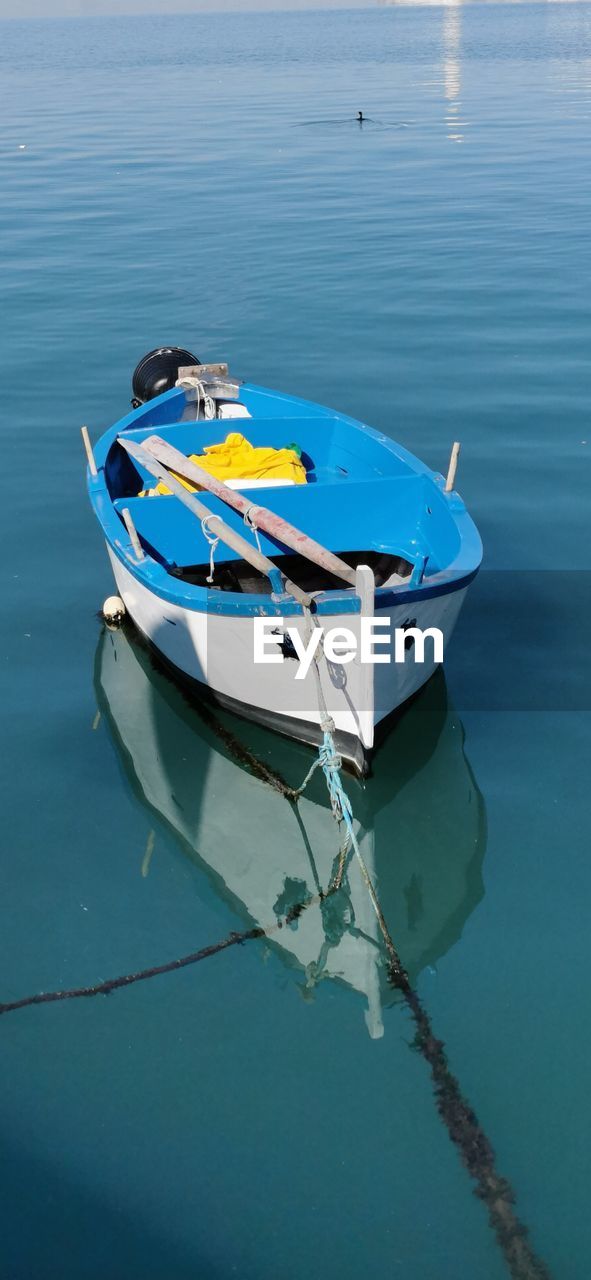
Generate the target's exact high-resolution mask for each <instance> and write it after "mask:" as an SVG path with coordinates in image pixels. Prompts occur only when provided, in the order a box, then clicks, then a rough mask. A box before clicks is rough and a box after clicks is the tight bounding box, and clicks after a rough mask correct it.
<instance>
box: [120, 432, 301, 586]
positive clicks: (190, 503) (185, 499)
mask: <svg viewBox="0 0 591 1280" xmlns="http://www.w3.org/2000/svg"><path fill="white" fill-rule="evenodd" d="M117 438H118V440H119V444H120V445H122V446H123V448H124V449H125V450H126V452H127V453H129V454H130V456H131V457H132V458H134V459H135V461H136V462H139V464H140V466H142V467H144V468H145V470H146V471H149V473H150V475H152V476H155V477H156V478H157V479H158V480H163V481H164V483H165V484H166V485H167V487H168V488H169V489H170V491H171V493H173V494H174V495H175V497H176V498H178V499H179V500H180V502H182V503H183V504H184V506H185V507H187V508H188V510H189V511H191V512H192V513H193V515H194V516H197V517H198V519H199V520H205V521H207V527H208V529H211V531H212V533H213V534H215V536H216V538H219V539H220V541H221V542H225V543H226V546H228V547H231V549H232V551H236V552H237V554H238V555H239V556H241V557H242V559H243V560H247V561H248V563H249V564H251V565H252V566H253V568H254V569H257V570H258V572H259V573H264V574H266V576H267V577H268V579H269V581H270V583H271V586H272V588H273V591H274V592H276V593H278V594H281V593H282V592H283V590H284V589H285V591H288V592H289V594H290V595H291V596H293V597H294V599H295V600H297V601H298V603H299V604H302V605H305V606H306V607H307V608H309V607H310V605H311V603H312V597H311V596H309V595H308V593H307V591H302V589H301V587H298V586H296V584H295V582H290V581H289V579H286V580H285V588H284V585H283V576H282V574H281V573H280V571H279V569H278V568H277V565H275V564H273V561H272V560H269V559H268V558H267V556H264V555H263V553H262V552H261V551H258V550H257V548H256V547H253V546H252V543H250V542H247V541H246V538H243V537H242V534H240V533H235V531H234V529H231V528H230V526H229V525H227V524H226V523H225V521H224V520H222V518H221V516H216V515H215V514H214V512H213V511H210V509H209V507H206V506H205V505H204V503H203V502H200V501H199V499H198V498H196V497H195V494H194V493H189V490H188V489H185V486H184V485H182V484H181V482H180V480H177V479H176V478H175V477H174V476H171V474H170V472H169V471H168V470H167V468H166V467H165V466H163V465H162V463H160V462H158V461H157V459H156V458H154V457H153V456H152V454H151V453H147V452H146V450H145V449H144V448H142V446H141V445H140V444H136V442H135V441H134V440H127V439H126V438H125V436H118V437H117ZM149 501H150V499H149V498H146V502H149Z"/></svg>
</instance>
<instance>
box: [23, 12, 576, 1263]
mask: <svg viewBox="0 0 591 1280" xmlns="http://www.w3.org/2000/svg"><path fill="white" fill-rule="evenodd" d="M0 35H1V39H0V62H1V93H2V108H1V113H0V166H1V197H0V255H1V259H2V276H1V286H0V287H1V290H2V317H3V337H2V367H3V373H2V393H3V396H2V415H1V417H2V426H1V437H0V439H1V448H2V501H1V505H0V526H1V537H2V547H3V556H2V630H1V637H0V663H1V666H0V671H1V677H2V690H1V706H2V725H1V734H2V755H3V771H2V793H1V813H2V822H1V831H2V849H3V852H2V882H3V887H2V898H1V912H2V915H1V921H2V927H1V932H0V974H1V975H2V976H1V979H0V1001H8V1000H14V999H17V998H19V997H21V996H24V995H28V994H30V993H33V992H36V991H42V990H46V991H47V990H52V989H55V988H60V987H63V988H68V987H72V986H78V985H81V984H92V983H96V982H97V981H99V980H100V979H105V978H109V977H114V976H116V975H117V974H121V973H128V972H130V971H134V970H137V969H141V968H142V967H144V966H151V965H157V964H160V963H163V962H165V961H167V960H170V959H173V958H174V957H177V956H181V955H183V954H185V953H187V952H191V951H193V950H195V949H196V948H198V947H201V946H204V945H206V944H209V943H214V942H216V941H217V940H218V939H220V938H222V937H224V936H225V935H227V934H228V933H229V932H230V931H232V930H241V929H244V928H248V927H249V926H250V925H252V924H253V923H260V924H262V925H264V926H269V925H272V924H273V921H274V920H277V918H278V916H280V915H281V912H282V911H284V910H286V909H287V908H288V906H289V905H290V904H293V902H294V901H299V900H301V899H302V897H305V896H306V895H310V894H314V893H316V892H317V890H318V887H319V886H320V885H322V884H326V883H327V882H328V879H329V877H330V870H331V865H332V859H333V857H334V854H335V852H336V831H335V829H334V824H333V823H332V822H331V818H330V815H329V812H328V810H327V809H326V802H325V797H324V793H323V786H322V785H321V783H320V781H318V782H316V781H315V782H314V784H313V786H312V788H311V790H310V792H309V793H308V796H307V798H306V800H305V801H304V802H303V804H302V806H301V814H300V822H299V824H298V822H297V820H296V817H295V815H294V812H293V810H292V809H291V807H290V806H289V804H288V803H287V802H286V801H284V800H283V799H282V798H281V797H280V796H279V795H277V794H276V793H275V792H273V791H271V790H269V788H268V787H266V786H265V784H264V783H262V782H261V781H260V780H259V779H258V778H256V777H253V776H252V774H251V773H250V772H249V771H248V769H247V768H245V767H244V765H243V764H241V763H240V762H239V760H238V759H237V758H236V742H235V739H238V740H239V741H240V742H246V743H247V744H248V745H249V746H250V747H251V749H253V750H255V751H256V753H257V754H258V756H259V757H260V758H261V759H263V760H265V761H267V762H269V763H272V764H273V765H274V766H275V767H278V768H280V769H281V771H282V772H283V774H284V775H285V776H286V777H288V778H289V780H290V781H291V782H292V783H294V784H297V783H298V782H299V781H300V780H301V777H302V776H303V774H304V773H305V771H306V769H307V767H308V764H309V762H310V756H309V755H308V753H307V752H306V751H305V750H304V749H301V748H296V747H293V746H291V745H290V744H286V743H282V742H280V741H279V740H278V739H276V738H275V737H274V736H272V735H269V734H266V733H263V732H262V731H256V730H253V729H252V728H251V729H248V728H245V727H244V725H242V724H241V723H240V722H239V721H237V720H232V719H231V718H230V717H221V718H218V719H216V720H214V721H213V722H212V721H211V719H207V718H206V719H205V720H204V719H203V717H202V716H200V715H199V713H198V711H197V710H196V709H195V708H192V707H190V706H188V705H187V703H186V702H185V701H184V699H183V698H182V697H181V696H180V694H179V693H178V692H177V691H176V690H175V689H174V687H173V686H172V685H171V684H170V683H169V681H168V680H167V678H166V677H165V676H163V675H162V674H161V673H159V672H157V671H155V670H154V668H153V666H152V665H151V663H150V661H149V659H148V658H147V656H146V654H145V653H143V651H142V650H141V649H140V648H138V646H137V644H136V643H135V641H134V638H133V635H131V634H129V633H124V632H119V633H117V634H115V635H112V634H110V633H103V631H102V629H101V625H100V622H99V621H98V620H97V617H96V611H97V609H99V608H100V605H101V603H102V601H103V599H104V597H105V596H106V595H107V594H109V592H110V590H111V579H110V574H109V570H108V565H107V560H106V555H105V552H104V548H103V546H102V545H101V538H100V536H99V532H98V529H97V527H95V525H94V523H93V520H92V517H91V514H90V512H89V508H88V504H87V500H86V495H85V487H84V467H83V459H82V453H81V445H80V439H79V432H78V428H79V425H80V423H81V422H84V421H86V422H88V424H89V426H90V429H91V433H92V434H94V435H97V434H98V433H99V432H100V431H101V430H102V429H103V428H104V427H105V426H106V425H108V424H110V423H111V422H112V421H113V420H115V419H116V418H117V417H119V416H120V415H121V414H122V413H123V412H124V411H125V408H126V405H127V404H128V402H129V394H130V391H129V380H130V375H131V371H132V369H133V367H134V365H135V363H136V361H137V360H138V358H139V357H140V356H141V355H142V354H143V353H144V351H146V350H148V349H149V348H150V347H152V346H155V345H158V344H161V343H167V342H170V343H178V344H183V345H187V346H189V347H190V348H192V349H194V350H195V351H196V352H197V353H198V355H200V356H201V358H202V359H207V358H209V359H225V358H227V359H228V360H229V361H230V363H231V366H232V368H233V369H234V370H235V371H236V372H237V373H239V374H241V375H243V376H247V377H249V378H251V379H252V380H254V381H257V382H262V383H267V384H269V385H271V386H276V387H279V388H281V389H284V390H286V391H290V392H293V393H296V394H297V393H300V394H302V395H304V396H305V397H307V398H310V399H314V400H319V401H321V402H323V403H326V404H330V405H334V406H335V407H337V408H340V409H343V410H346V411H348V412H350V413H352V414H354V415H355V416H357V417H360V418H363V419H365V420H367V421H369V422H370V423H372V424H373V425H375V426H377V427H380V428H382V429H383V430H385V431H387V432H389V433H391V434H392V435H394V436H395V437H396V438H398V439H400V440H401V441H402V442H403V443H404V444H405V445H406V446H407V447H409V448H410V449H412V450H413V451H414V452H416V453H418V454H419V456H420V457H422V458H424V459H425V460H426V461H427V462H428V463H429V464H430V465H432V466H434V467H436V468H438V469H440V468H444V467H445V464H446V460H447V455H448V451H449V447H450V444H451V442H452V440H454V439H459V440H461V441H462V446H463V449H462V455H461V463H460V472H459V487H460V489H461V491H462V493H463V496H464V497H465V499H466V501H467V503H468V505H469V508H470V510H471V512H472V514H473V516H474V518H475V519H476V521H477V523H478V525H479V527H480V529H481V532H482V535H483V539H484V543H485V551H486V561H485V570H483V573H482V574H481V576H480V579H479V580H478V583H477V585H476V586H475V588H474V591H473V596H472V599H471V601H470V602H469V605H468V607H467V609H466V613H465V617H464V619H463V621H462V625H461V626H460V628H459V629H458V633H457V638H456V642H455V647H454V650H453V652H450V658H449V664H448V668H447V679H446V682H445V681H444V680H443V678H438V679H437V680H436V681H434V682H433V683H432V685H431V686H430V687H429V688H428V689H427V691H426V693H425V695H424V696H423V697H422V699H419V700H418V702H417V703H416V705H415V706H414V707H413V708H412V709H411V711H410V712H409V713H408V714H407V716H406V717H404V719H403V721H402V722H401V724H400V726H399V727H398V729H397V730H396V732H395V733H394V734H393V735H392V736H391V738H390V740H389V742H388V744H387V746H386V747H385V748H384V749H383V751H382V752H381V753H380V755H379V756H378V758H377V761H376V772H375V777H374V778H373V779H372V780H371V781H370V782H369V783H368V784H367V786H366V787H365V789H363V788H362V787H361V786H360V785H359V784H357V783H355V782H353V781H351V780H350V781H349V783H348V786H349V788H350V793H351V797H352V800H353V804H354V808H355V812H356V815H357V818H358V821H359V824H360V831H361V834H362V839H363V844H364V848H365V850H366V853H367V857H368V859H369V860H370V861H371V865H372V866H373V868H374V873H375V875H376V879H377V881H378V885H379V890H380V894H381V897H382V900H383V903H384V907H385V910H386V913H387V916H388V920H389V923H390V925H391V928H392V932H393V934H394V936H395V938H396V940H397V943H398V945H399V948H400V951H401V954H402V958H403V960H404V961H405V963H406V964H407V965H408V967H409V970H410V973H411V977H412V979H413V981H414V982H415V983H416V986H417V989H418V991H419V993H420V995H421V998H422V1000H423V1002H424V1005H425V1007H426V1009H427V1010H428V1011H429V1014H430V1016H431V1018H432V1022H433V1028H434V1030H435V1033H436V1034H437V1035H438V1036H439V1037H441V1038H442V1039H443V1040H444V1041H445V1042H446V1046H447V1051H448V1054H449V1059H450V1063H451V1066H452V1068H453V1070H454V1071H455V1073H456V1075H457V1077H458V1079H459V1081H460V1084H461V1087H462V1089H463V1090H464V1092H465V1094H466V1095H467V1097H468V1098H469V1099H470V1101H471V1103H472V1105H473V1106H474V1108H475V1111H476V1113H477V1115H478V1117H479V1120H480V1122H481V1124H482V1126H483V1129H484V1130H485V1132H486V1134H487V1136H488V1137H489V1139H490V1140H491V1142H492V1144H493V1146H494V1149H495V1152H496V1159H497V1166H498V1168H499V1170H500V1171H501V1172H502V1173H504V1174H505V1175H506V1176H507V1177H508V1178H509V1179H510V1181H511V1183H512V1186H513V1188H514V1190H515V1192H516V1195H517V1201H518V1211H519V1214H520V1216H521V1218H522V1220H523V1221H524V1222H526V1223H527V1225H528V1227H529V1229H530V1231H531V1237H532V1241H533V1244H534V1245H535V1248H536V1250H537V1252H538V1253H539V1254H540V1255H541V1256H542V1257H543V1258H544V1259H545V1261H546V1263H547V1265H548V1267H549V1269H550V1272H551V1274H552V1276H553V1277H554V1278H555V1280H583V1277H585V1278H586V1277H587V1276H588V1274H589V1259H590V1256H591V1218H590V1215H589V1190H590V1187H589V1150H590V1146H591V1126H590V1123H589V1105H588V1091H589V1071H590V1051H591V1026H590V1017H589V1006H590V1002H589V974H590V971H591V942H590V930H589V912H590V905H589V904H590V902H591V858H590V856H589V851H590V846H591V840H590V837H591V830H590V827H591V823H590V816H589V794H590V786H589V769H590V763H591V694H590V691H589V684H588V675H587V669H586V658H587V644H588V639H587V635H588V626H589V623H590V622H591V593H590V579H591V575H590V573H589V570H590V568H591V543H590V520H589V512H590V500H589V493H590V486H591V469H590V459H591V422H590V419H589V400H590V396H591V361H590V340H591V318H590V290H589V279H590V271H591V236H590V218H589V210H590V198H591V154H590V153H591V146H590V126H591V6H589V5H588V4H587V3H579V4H570V3H562V4H553V3H548V4H524V5H497V4H494V3H489V4H486V5H482V6H479V5H466V6H463V5H461V4H457V3H456V4H448V5H446V6H445V7H428V8H413V7H404V8H397V7H387V6H386V7H380V8H368V9H365V10H363V9H360V10H358V11H352V10H351V11H342V12H338V11H337V12H335V11H331V12H325V13H321V12H307V13H305V14H299V15H298V14H294V13H292V14H267V15H266V16H264V17H263V16H262V15H242V16H236V17H230V16H226V17H223V18H222V17H217V16H202V17H191V18H189V17H186V18H179V17H176V18H175V17H162V18H150V19H144V20H142V19H139V18H137V19H105V20H95V21H92V20H80V21H72V22H46V23H45V22H35V23H20V22H18V21H15V22H11V23H4V24H2V26H1V31H0ZM360 108H361V109H362V110H363V111H364V113H365V114H366V115H367V116H368V117H370V119H369V120H368V121H367V123H366V124H365V125H364V126H363V128H360V127H359V126H358V125H357V124H356V123H355V122H354V116H355V113H356V112H357V111H358V110H359V109H360ZM228 734H230V737H228ZM231 735H234V737H232V736H231ZM341 905H342V904H341ZM0 1034H1V1039H2V1056H1V1063H2V1067H1V1072H2V1076H1V1088H0V1125H1V1133H2V1142H3V1159H2V1172H1V1174H0V1181H1V1194H0V1219H1V1232H0V1239H1V1245H0V1249H1V1252H2V1255H3V1257H2V1262H1V1263H0V1270H1V1272H2V1275H3V1276H4V1277H6V1280H25V1278H26V1280H29V1278H33V1277H34V1278H35V1280H45V1278H46V1277H47V1278H48V1280H49V1278H51V1280H52V1278H53V1277H56V1278H57V1277H59V1278H60V1280H82V1278H84V1280H99V1277H100V1280H105V1277H108V1278H109V1280H123V1278H124V1277H125V1280H127V1278H128V1277H132V1278H135V1277H137V1278H138V1280H139V1278H140V1277H141V1280H185V1278H187V1280H188V1278H189V1277H191V1278H192V1280H193V1278H196V1277H198V1278H199V1280H201V1278H203V1280H226V1278H227V1277H231V1276H236V1277H241V1278H244V1280H304V1278H305V1280H308V1278H309V1277H319V1278H322V1280H337V1278H338V1280H354V1278H355V1280H357V1277H359V1276H360V1275H364V1274H366V1273H368V1272H370V1271H371V1273H372V1274H374V1275H379V1276H390V1275H393V1276H400V1277H401V1280H460V1278H461V1280H463V1278H464V1277H470V1278H472V1277H474V1278H475V1280H501V1278H502V1277H503V1276H506V1274H507V1272H506V1270H505V1264H504V1262H503V1259H502V1256H501V1254H500V1252H499V1251H498V1249H497V1246H496V1243H495V1240H494V1237H493V1235H492V1233H491V1231H490V1228H489V1226H488V1222H487V1215H486V1212H485V1209H484V1208H483V1206H482V1204H481V1203H480V1202H479V1201H478V1200H477V1199H476V1198H475V1197H474V1195H473V1194H472V1186H471V1183H470V1180H469V1178H468V1176H467V1174H466V1172H465V1170H464V1169H463V1168H462V1165H461V1163H460V1160H459V1157H458V1154H457V1151H456V1150H455V1148H454V1147H453V1146H452V1144H451V1143H450V1141H449V1137H448V1135H447V1133H446V1130H445V1128H444V1127H443V1125H442V1123H441V1121H440V1119H439V1117H438V1115H437V1111H436V1106H435V1103H434V1099H433V1093H432V1088H431V1083H430V1079H429V1073H428V1070H427V1067H426V1064H425V1062H424V1060H423V1059H422V1057H421V1056H420V1055H419V1054H417V1053H416V1052H413V1050H412V1039H413V1034H414V1033H413V1027H412V1023H411V1020H410V1018H409V1015H408V1012H407V1011H406V1010H405V1007H404V1005H403V1004H402V1003H401V1001H400V999H399V998H398V997H397V996H396V995H395V994H394V993H393V992H392V991H391V990H389V989H388V987H387V984H386V982H385V975H384V970H383V966H382V965H381V953H380V950H379V947H378V945H377V940H376V936H375V924H374V922H373V920H372V916H371V912H368V905H367V901H366V899H365V898H364V895H363V892H362V888H361V886H360V883H359V882H358V880H357V879H356V878H355V868H353V869H352V871H351V876H350V886H349V900H348V902H347V903H345V905H344V906H342V910H340V914H339V910H336V911H335V914H334V915H333V917H330V918H329V915H328V913H327V912H325V913H324V914H323V915H321V913H320V911H319V909H318V907H314V906H313V907H310V908H309V910H308V911H307V912H305V913H304V915H303V916H302V918H301V920H300V922H299V924H298V926H297V927H296V928H292V929H284V930H283V931H279V932H277V931H276V932H275V933H273V934H272V935H271V936H270V937H269V939H268V940H267V941H264V942H250V943H248V944H247V945H245V946H244V947H243V948H234V949H230V950H228V951H227V952H224V953H222V954H219V955H217V956H216V957H214V958H212V959H210V960H208V961H207V962H206V963H203V964H200V965H198V966H196V967H194V968H187V969H185V970H183V971H182V972H179V973H176V974H172V975H170V976H167V977H161V978H157V979H154V980H153V981H149V982H145V983H142V984H138V985H137V986H134V987H132V988H131V989H129V990H127V991H120V992H118V993H116V994H114V995H112V996H111V997H110V998H108V999H106V998H103V997H100V998H97V999H94V1000H80V1001H72V1002H69V1003H60V1004H54V1005H49V1006H37V1007H33V1008H28V1009H26V1010H24V1011H21V1012H16V1013H11V1014H8V1015H6V1016H5V1017H4V1018H1V1019H0Z"/></svg>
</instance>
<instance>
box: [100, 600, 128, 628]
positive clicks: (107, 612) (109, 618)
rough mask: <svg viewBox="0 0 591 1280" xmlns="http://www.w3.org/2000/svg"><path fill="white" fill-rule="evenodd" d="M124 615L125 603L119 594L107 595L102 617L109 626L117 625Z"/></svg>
mask: <svg viewBox="0 0 591 1280" xmlns="http://www.w3.org/2000/svg"><path fill="white" fill-rule="evenodd" d="M124 617H125V605H124V603H123V601H122V599H121V597H120V596H109V597H108V599H107V600H105V603H104V605H103V618H104V619H105V622H108V623H109V625H110V626H117V625H118V623H120V622H121V621H122V620H123V618H124Z"/></svg>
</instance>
